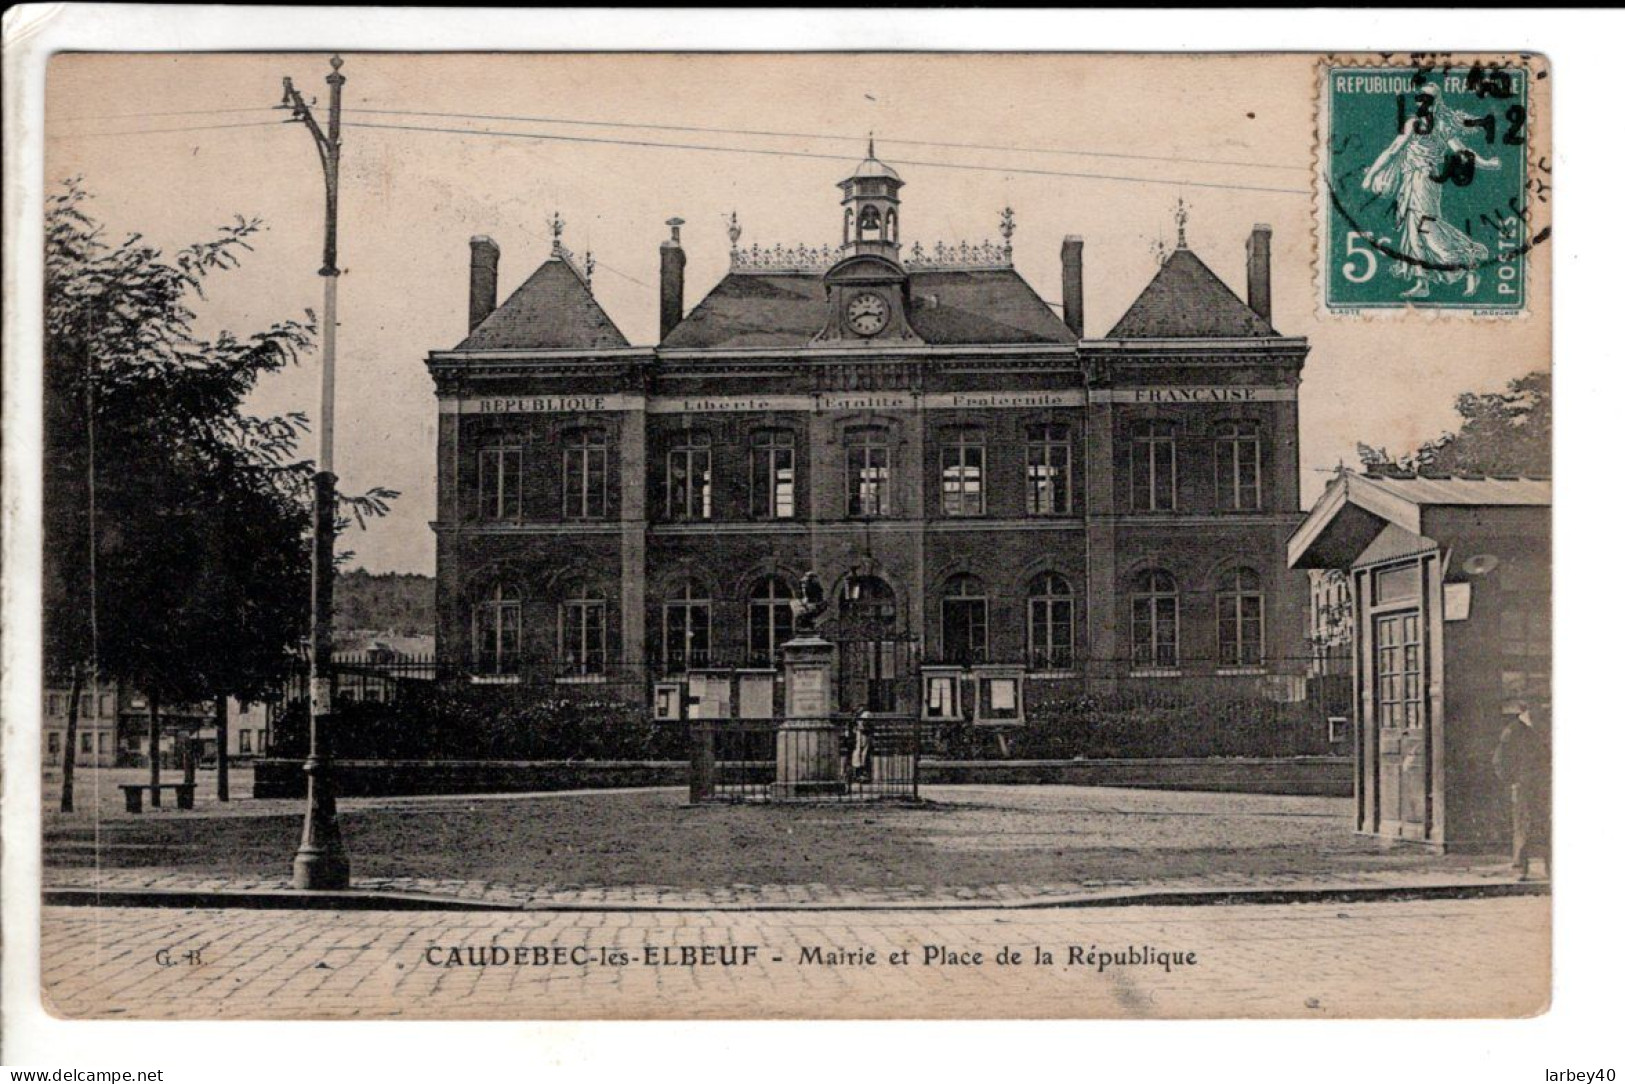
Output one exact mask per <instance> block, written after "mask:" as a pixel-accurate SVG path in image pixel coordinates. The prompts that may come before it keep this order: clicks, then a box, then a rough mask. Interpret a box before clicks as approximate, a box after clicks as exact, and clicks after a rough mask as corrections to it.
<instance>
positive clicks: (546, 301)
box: [457, 255, 630, 350]
mask: <svg viewBox="0 0 1625 1084" xmlns="http://www.w3.org/2000/svg"><path fill="white" fill-rule="evenodd" d="M628 345H630V344H629V343H628V342H627V341H626V336H625V335H622V334H621V329H620V328H618V327H616V326H615V322H614V321H613V320H611V319H610V318H609V314H608V313H606V312H604V310H603V307H602V306H600V305H599V304H598V301H597V299H596V298H594V297H593V296H592V291H591V290H589V289H588V288H587V282H586V280H585V279H584V278H582V276H581V274H580V272H578V271H577V270H576V269H575V268H574V267H572V266H571V265H570V263H569V261H568V260H566V259H564V258H563V257H561V256H558V255H555V256H553V257H552V258H551V259H549V260H548V261H547V262H546V263H544V264H542V266H540V267H538V268H537V269H536V272H535V273H534V274H533V275H531V276H530V278H528V279H526V280H525V283H524V285H522V286H520V287H519V289H517V290H515V291H514V292H513V293H512V295H510V296H509V298H508V300H506V301H504V302H503V303H502V304H501V305H498V306H497V308H496V309H495V311H493V312H492V313H491V315H489V316H487V317H486V318H485V319H484V320H482V321H481V322H480V325H479V326H478V327H476V328H475V329H474V330H473V331H471V332H469V333H468V337H467V338H466V339H464V340H463V341H462V342H461V343H460V344H459V345H458V346H457V349H458V350H601V349H612V348H615V347H623V346H628Z"/></svg>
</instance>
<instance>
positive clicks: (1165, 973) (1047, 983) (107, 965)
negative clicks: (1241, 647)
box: [42, 898, 1551, 1019]
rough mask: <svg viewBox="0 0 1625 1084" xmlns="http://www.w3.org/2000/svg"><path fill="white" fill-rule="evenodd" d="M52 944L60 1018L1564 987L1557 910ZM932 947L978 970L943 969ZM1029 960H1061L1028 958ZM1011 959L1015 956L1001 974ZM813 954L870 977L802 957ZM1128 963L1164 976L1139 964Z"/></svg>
mask: <svg viewBox="0 0 1625 1084" xmlns="http://www.w3.org/2000/svg"><path fill="white" fill-rule="evenodd" d="M42 936H43V945H42V959H43V961H44V966H43V968H42V981H43V986H44V993H45V998H46V1005H47V1007H48V1008H50V1009H52V1010H53V1011H54V1012H56V1013H58V1014H62V1015H66V1016H71V1017H110V1018H117V1019H132V1018H141V1019H148V1018H151V1019H165V1018H167V1019H177V1018H179V1019H195V1018H237V1019H244V1018H247V1019H257V1018H277V1019H287V1018H373V1017H411V1018H460V1019H587V1018H592V1019H597V1018H629V1017H646V1016H652V1017H673V1018H687V1017H705V1018H764V1017H765V1018H782V1017H826V1018H870V1017H1142V1016H1146V1017H1191V1016H1223V1017H1320V1016H1324V1017H1348V1016H1378V1017H1432V1016H1468V1017H1471V1016H1519V1015H1529V1014H1533V1013H1537V1012H1540V1011H1541V1010H1542V1009H1543V1007H1544V1006H1545V1004H1546V1001H1547V991H1548V990H1549V987H1550V972H1551V957H1550V949H1551V930H1550V909H1549V901H1548V900H1547V899H1545V898H1518V899H1490V900H1442V901H1430V902H1422V901H1413V902H1382V903H1360V904H1348V903H1343V904H1335V903H1334V904H1296V905H1268V906H1247V907H1132V908H1102V909H1098V910H1088V911H1079V910H1063V909H1048V910H1035V911H1020V912H1011V911H1005V912H1000V911H996V910H960V911H942V912H904V911H881V912H868V913H861V914H859V913H853V912H845V913H842V912H828V911H822V912H821V911H800V912H754V913H753V912H710V913H704V912H644V913H628V912H624V911H621V912H618V911H612V910H601V911H580V912H552V913H514V912H510V913H501V914H496V913H493V914H470V913H466V912H464V913H445V912H419V913H403V912H356V911H326V912H297V911H253V910H235V911H221V910H207V911H184V910H175V909H111V908H107V909H103V908H89V907H74V908H68V907H47V908H46V909H45V912H44V921H43V930H42ZM929 946H937V947H938V949H939V952H952V953H955V954H957V956H956V959H958V960H965V959H966V958H967V957H969V955H970V954H973V953H977V952H980V953H981V962H980V963H975V962H969V963H967V962H949V961H948V959H947V958H946V957H943V956H940V955H935V956H934V957H933V959H932V961H931V962H930V963H927V962H926V961H925V953H926V951H927V948H928V947H929ZM1035 946H1036V947H1039V948H1042V949H1043V950H1045V951H1047V952H1048V953H1050V954H1051V958H1049V959H1045V960H1043V961H1040V962H1034V951H1035ZM1003 947H1008V948H1009V949H1011V950H1013V951H1016V952H1020V953H1021V954H1022V957H1021V961H1020V962H1019V963H1008V964H1001V963H999V962H998V955H999V952H1000V949H1001V948H1003ZM1072 947H1076V949H1077V950H1078V952H1079V954H1080V956H1072V957H1070V959H1071V963H1070V964H1069V949H1070V948H1072ZM812 948H822V949H823V950H824V951H825V952H826V953H828V952H831V951H839V950H843V949H845V950H850V951H852V952H856V953H864V952H871V951H872V952H873V953H874V956H873V957H864V959H866V960H872V961H873V962H858V963H844V964H828V963H825V964H817V963H813V962H804V961H803V950H806V949H812ZM453 949H457V950H459V955H460V957H461V961H460V962H458V963H456V964H454V963H453V961H454V960H456V957H454V956H453V953H452V950H453ZM474 949H480V950H483V951H484V952H485V953H486V958H487V961H488V963H487V965H486V966H474V965H472V962H471V961H472V958H473V953H472V952H471V950H474ZM497 949H501V950H505V954H506V955H505V957H504V956H502V954H498V953H497V952H496V950H497ZM544 950H545V951H544ZM707 950H709V951H707ZM1091 950H1093V951H1094V952H1095V953H1096V960H1097V962H1096V963H1095V964H1093V965H1092V964H1090V963H1089V962H1088V953H1089V952H1090V951H1091ZM1131 950H1132V951H1137V952H1139V953H1141V954H1142V955H1149V956H1150V958H1152V959H1153V960H1158V961H1163V962H1162V963H1161V964H1160V965H1159V964H1152V965H1146V964H1144V963H1138V964H1137V963H1133V962H1130V959H1129V957H1128V956H1127V955H1126V954H1128V953H1130V952H1131ZM1103 951H1104V952H1109V953H1111V954H1113V962H1112V963H1111V964H1110V965H1108V966H1106V967H1105V969H1104V970H1102V969H1101V967H1100V966H1099V963H1098V959H1099V953H1100V952H1103ZM904 952H906V953H907V954H908V958H907V962H906V963H903V962H901V958H900V957H895V956H894V954H898V953H904ZM189 953H190V954H192V955H190V956H189V955H188V954H189ZM685 953H687V954H690V955H689V957H688V958H685ZM553 954H560V955H558V956H557V957H555V956H554V955H553ZM1119 954H1124V955H1122V956H1119ZM1174 954H1180V955H1181V956H1182V957H1183V958H1184V959H1185V960H1186V962H1185V963H1182V964H1178V965H1176V964H1175V962H1174V961H1175V959H1176V957H1175V955H1174ZM516 957H518V958H523V960H524V962H523V963H515V962H513V961H514V960H515V958H516ZM1192 958H1194V962H1190V961H1191V959H1192ZM893 959H898V960H899V962H897V963H893V962H891V961H892V960H893ZM1119 959H1121V960H1122V962H1121V963H1119V962H1117V961H1118V960H1119ZM165 960H167V961H168V966H165V965H164V961H165ZM491 961H494V962H491Z"/></svg>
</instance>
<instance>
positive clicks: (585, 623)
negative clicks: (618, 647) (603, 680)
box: [559, 583, 609, 675]
mask: <svg viewBox="0 0 1625 1084" xmlns="http://www.w3.org/2000/svg"><path fill="white" fill-rule="evenodd" d="M608 614H609V603H608V601H606V600H605V598H604V596H603V592H601V591H599V590H598V589H597V588H596V587H590V586H588V585H587V584H583V583H578V584H575V585H573V586H572V587H570V588H569V589H568V590H567V591H566V592H565V594H564V601H563V602H561V603H559V666H560V669H561V670H562V671H563V672H564V673H566V674H577V675H584V674H602V673H603V672H604V668H605V662H606V660H607V657H608V650H607V645H606V641H607V634H606V627H607V625H608Z"/></svg>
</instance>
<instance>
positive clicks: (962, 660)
mask: <svg viewBox="0 0 1625 1084" xmlns="http://www.w3.org/2000/svg"><path fill="white" fill-rule="evenodd" d="M942 653H943V658H944V659H945V660H946V661H947V662H951V663H959V664H961V665H968V664H970V663H978V662H986V661H987V599H984V598H948V599H943V601H942Z"/></svg>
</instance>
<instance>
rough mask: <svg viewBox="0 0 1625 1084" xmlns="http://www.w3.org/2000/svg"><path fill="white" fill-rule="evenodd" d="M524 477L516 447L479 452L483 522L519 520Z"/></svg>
mask: <svg viewBox="0 0 1625 1084" xmlns="http://www.w3.org/2000/svg"><path fill="white" fill-rule="evenodd" d="M521 474H522V457H521V453H520V449H519V447H518V446H517V445H513V444H502V445H498V446H496V447H493V448H481V449H480V518H481V519H483V520H486V521H489V522H502V521H510V520H516V519H518V518H519V515H520V508H519V489H520V484H521Z"/></svg>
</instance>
